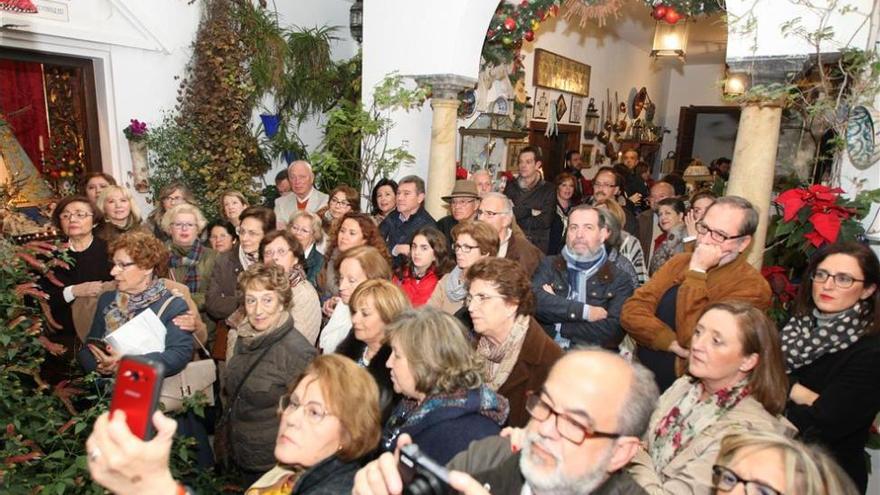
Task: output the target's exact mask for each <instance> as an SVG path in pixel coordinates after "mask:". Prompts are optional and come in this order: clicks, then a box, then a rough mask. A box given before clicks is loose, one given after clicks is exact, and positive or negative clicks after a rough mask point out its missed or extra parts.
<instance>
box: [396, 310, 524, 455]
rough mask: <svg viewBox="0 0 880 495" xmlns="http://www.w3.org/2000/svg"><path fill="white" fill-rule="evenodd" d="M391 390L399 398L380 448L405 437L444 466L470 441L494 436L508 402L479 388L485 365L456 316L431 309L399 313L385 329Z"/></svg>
mask: <svg viewBox="0 0 880 495" xmlns="http://www.w3.org/2000/svg"><path fill="white" fill-rule="evenodd" d="M386 333H387V334H388V343H389V345H390V346H391V356H390V357H389V358H388V362H387V365H388V367H389V368H390V369H391V381H392V383H394V391H395V392H397V393H399V394H403V396H404V398H403V399H402V400H401V401H400V404H398V406H397V408H395V410H394V412H393V413H392V414H391V417H390V418H389V419H388V422H387V423H386V424H385V428H384V430H383V435H382V448H383V449H384V450H393V449H394V447H395V446H396V445H397V437H398V436H399V435H400V434H402V433H407V434H409V435H410V437H412V439H413V443H415V444H417V445H418V446H419V447H420V448H421V450H422V451H423V452H424V453H425V454H427V455H428V456H429V457H430V458H432V459H434V460H435V461H437V462H438V463H440V464H446V463H447V462H449V460H450V459H452V457H453V456H454V455H455V454H457V453H459V452H461V451H462V450H465V449H466V448H467V446H468V444H470V442H472V441H474V440H479V439H481V438H484V437H487V436H491V435H497V434H498V433H499V432H500V429H501V426H502V425H503V424H504V422H505V420H506V419H507V413H508V405H507V399H505V398H504V397H501V396H500V395H498V394H496V393H495V392H494V391H492V389H491V388H490V387H489V386H488V385H486V384H485V383H483V369H484V368H483V366H484V365H483V360H482V359H481V358H480V356H479V355H478V354H477V353H476V352H475V351H474V350H473V348H472V347H471V343H470V342H469V341H468V338H467V336H466V335H465V330H464V328H463V327H462V326H461V323H459V321H458V320H457V319H455V317H453V316H451V315H448V314H446V313H444V312H442V311H439V310H436V309H434V308H421V309H417V310H409V311H406V312H404V313H402V314H401V315H400V316H398V317H397V319H395V320H394V321H393V322H392V323H391V325H389V326H388V327H387V328H386Z"/></svg>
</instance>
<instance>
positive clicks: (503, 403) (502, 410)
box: [387, 385, 509, 436]
mask: <svg viewBox="0 0 880 495" xmlns="http://www.w3.org/2000/svg"><path fill="white" fill-rule="evenodd" d="M477 391H478V392H479V393H480V406H479V409H480V414H482V415H483V416H486V417H487V418H489V419H491V420H492V421H494V422H495V423H497V424H499V425H502V424H504V421H505V420H507V413H508V410H509V406H508V404H507V399H504V398H503V397H501V396H500V395H497V394H496V393H495V392H494V391H492V390H491V389H490V388H489V387H488V386H486V385H480V388H478V389H477ZM470 392H471V391H470V390H467V389H463V390H456V391H455V392H451V393H439V394H434V395H429V396H428V397H426V398H425V400H424V401H422V402H421V403H419V401H417V400H416V399H410V398H408V397H404V398H403V399H402V400H401V401H400V404H398V405H397V407H396V408H395V409H394V412H393V413H392V414H391V417H390V418H388V423H387V424H388V425H389V426H391V427H392V428H396V429H397V431H398V432H399V431H400V429H402V428H406V427H408V426H412V425H416V424H418V423H420V422H421V421H422V420H424V419H425V417H427V416H428V415H429V414H431V413H432V412H434V411H437V410H439V409H446V408H459V409H464V408H465V406H466V405H467V401H468V395H469V394H470ZM395 436H396V435H395Z"/></svg>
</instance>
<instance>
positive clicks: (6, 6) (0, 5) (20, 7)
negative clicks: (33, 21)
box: [0, 0, 37, 14]
mask: <svg viewBox="0 0 880 495" xmlns="http://www.w3.org/2000/svg"><path fill="white" fill-rule="evenodd" d="M0 10H6V11H9V12H17V13H19V14H36V13H37V7H36V6H35V5H34V4H33V3H32V2H31V0H0Z"/></svg>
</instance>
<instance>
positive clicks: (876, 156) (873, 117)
mask: <svg viewBox="0 0 880 495" xmlns="http://www.w3.org/2000/svg"><path fill="white" fill-rule="evenodd" d="M878 125H880V112H878V111H877V110H875V109H873V108H868V107H864V106H861V105H860V106H857V107H854V108H853V109H852V111H851V112H850V114H849V120H848V121H847V123H846V151H847V153H849V159H850V161H852V164H853V166H854V167H856V168H857V169H859V170H865V169H867V168H870V167H871V165H874V164H875V163H877V161H878V160H880V128H878Z"/></svg>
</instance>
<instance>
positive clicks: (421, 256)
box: [394, 227, 453, 308]
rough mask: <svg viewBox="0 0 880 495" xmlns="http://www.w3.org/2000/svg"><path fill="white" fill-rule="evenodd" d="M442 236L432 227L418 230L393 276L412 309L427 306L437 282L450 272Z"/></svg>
mask: <svg viewBox="0 0 880 495" xmlns="http://www.w3.org/2000/svg"><path fill="white" fill-rule="evenodd" d="M449 254H450V253H449V245H448V244H447V242H446V236H444V235H443V233H442V232H440V231H439V230H437V229H436V228H434V227H422V228H421V229H419V230H417V231H416V233H415V234H414V235H413V238H412V242H411V243H410V249H409V254H408V255H407V257H406V262H405V263H404V264H402V265H401V266H400V268H399V269H398V270H397V273H396V274H395V276H394V282H395V283H396V284H398V285H400V288H401V289H403V292H404V294H406V297H408V298H409V300H410V302H412V305H413V307H416V308H417V307H419V306H422V305H423V304H425V303H426V302H428V298H430V297H431V294H433V293H434V289H435V288H436V287H437V281H438V280H439V279H440V278H441V277H443V275H446V274H447V273H448V272H449V270H451V269H452V266H453V261H452V259H451V257H450V256H449Z"/></svg>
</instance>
